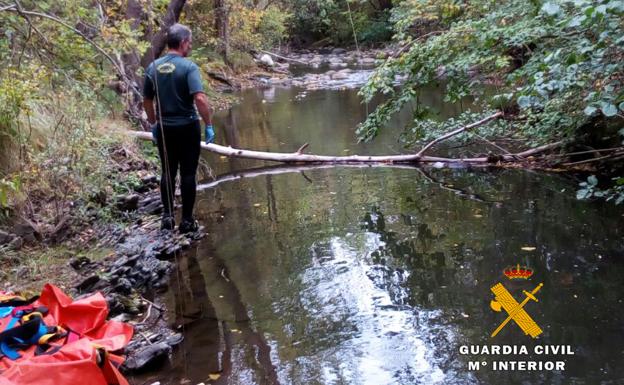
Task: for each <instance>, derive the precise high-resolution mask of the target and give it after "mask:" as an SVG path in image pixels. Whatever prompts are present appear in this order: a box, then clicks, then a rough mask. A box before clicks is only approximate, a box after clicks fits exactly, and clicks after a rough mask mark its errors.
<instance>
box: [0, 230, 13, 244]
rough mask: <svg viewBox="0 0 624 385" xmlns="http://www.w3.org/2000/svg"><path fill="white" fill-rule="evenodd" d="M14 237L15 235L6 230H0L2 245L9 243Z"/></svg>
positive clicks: (0, 242)
mask: <svg viewBox="0 0 624 385" xmlns="http://www.w3.org/2000/svg"><path fill="white" fill-rule="evenodd" d="M14 238H15V235H13V234H11V233H8V232H6V231H3V230H0V245H7V244H9V243H10V242H11V241H12V240H13V239H14Z"/></svg>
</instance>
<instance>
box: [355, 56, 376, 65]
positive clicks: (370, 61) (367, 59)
mask: <svg viewBox="0 0 624 385" xmlns="http://www.w3.org/2000/svg"><path fill="white" fill-rule="evenodd" d="M375 62H376V60H375V58H372V57H365V58H361V59H359V60H358V63H359V64H363V65H373V64H375Z"/></svg>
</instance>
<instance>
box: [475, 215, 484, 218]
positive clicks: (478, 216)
mask: <svg viewBox="0 0 624 385" xmlns="http://www.w3.org/2000/svg"><path fill="white" fill-rule="evenodd" d="M474 217H475V218H483V215H481V214H475V215H474Z"/></svg>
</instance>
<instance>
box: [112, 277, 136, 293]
mask: <svg viewBox="0 0 624 385" xmlns="http://www.w3.org/2000/svg"><path fill="white" fill-rule="evenodd" d="M113 290H114V291H115V292H117V293H119V294H124V295H129V294H130V293H132V283H131V282H130V281H129V280H128V279H126V278H120V279H118V280H117V283H116V284H115V287H113Z"/></svg>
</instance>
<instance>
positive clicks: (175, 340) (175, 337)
mask: <svg viewBox="0 0 624 385" xmlns="http://www.w3.org/2000/svg"><path fill="white" fill-rule="evenodd" d="M182 341H184V335H182V333H173V334H172V335H170V336H168V337H167V338H166V339H165V341H164V342H165V343H166V344H167V345H169V346H171V347H175V346H178V345H180V344H181V343H182Z"/></svg>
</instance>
